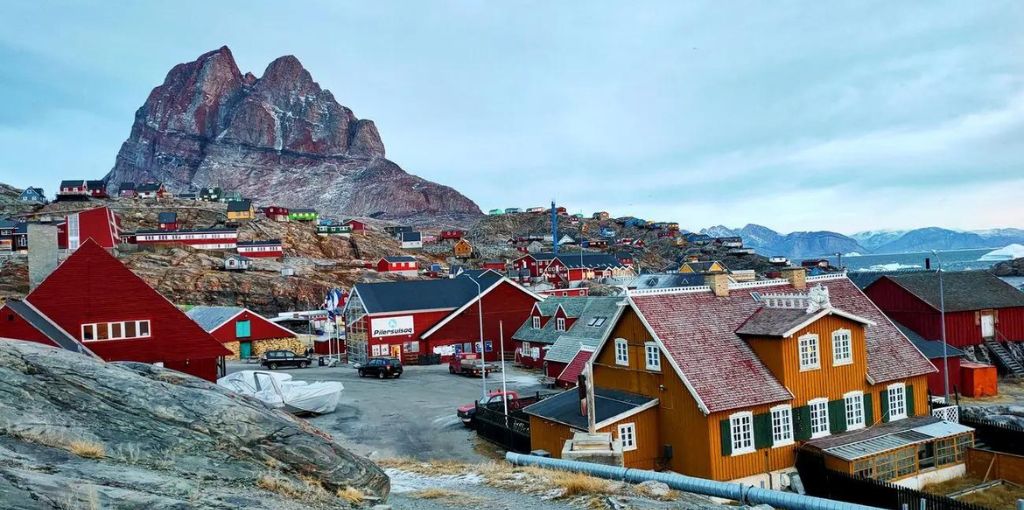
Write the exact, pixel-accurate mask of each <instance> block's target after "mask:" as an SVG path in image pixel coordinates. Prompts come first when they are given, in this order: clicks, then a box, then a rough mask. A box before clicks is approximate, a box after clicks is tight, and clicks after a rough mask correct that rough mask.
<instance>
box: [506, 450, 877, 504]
mask: <svg viewBox="0 0 1024 510" xmlns="http://www.w3.org/2000/svg"><path fill="white" fill-rule="evenodd" d="M505 460H507V461H509V462H510V463H511V464H513V465H516V466H537V467H542V468H548V469H556V470H560V471H575V472H578V473H583V474H587V475H591V476H596V477H598V478H606V479H609V480H621V481H623V482H630V483H640V482H646V481H649V480H654V481H657V482H662V483H664V484H666V485H668V486H669V487H671V488H673V489H677V490H681V491H685V492H692V493H694V494H703V495H705V496H713V497H716V498H723V499H731V500H733V501H737V502H739V503H741V504H747V505H761V504H765V505H771V506H773V507H775V508H785V509H788V510H879V509H877V508H876V507H872V506H865V505H858V504H854V503H845V502H842V501H833V500H831V499H825V498H818V497H814V496H805V495H802V494H795V493H792V492H782V491H776V490H771V489H762V488H760V487H752V486H749V485H743V484H741V483H735V482H718V481H715V480H707V479H704V478H695V477H692V476H686V475H677V474H673V473H660V472H658V471H648V470H646V469H633V468H624V467H617V466H606V465H604V464H593V463H590V462H579V461H575V460H561V459H552V458H548V457H538V456H536V455H523V454H521V453H513V452H508V453H506V454H505Z"/></svg>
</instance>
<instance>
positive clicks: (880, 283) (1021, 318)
mask: <svg viewBox="0 0 1024 510" xmlns="http://www.w3.org/2000/svg"><path fill="white" fill-rule="evenodd" d="M942 283H943V291H944V300H945V307H946V314H945V315H946V341H947V343H948V344H949V345H952V346H954V347H967V346H972V345H979V344H981V343H983V342H984V341H985V339H995V340H997V341H999V342H1007V341H1010V342H1021V341H1024V293H1022V292H1020V291H1019V290H1017V289H1016V288H1014V287H1013V286H1012V285H1010V284H1008V283H1006V282H1004V281H1003V280H1001V279H1000V278H999V277H997V276H995V275H993V274H992V273H989V272H988V271H956V272H943V273H942ZM864 293H865V294H867V296H868V297H869V298H871V300H872V301H874V303H875V305H877V306H878V308H880V309H881V310H882V311H883V312H885V314H886V315H888V316H889V317H891V318H892V319H893V320H894V321H897V322H899V323H900V324H903V325H904V326H906V327H907V328H909V329H911V330H913V331H914V332H915V333H917V334H918V335H921V337H923V338H926V339H930V340H932V339H940V338H942V319H941V315H942V314H941V313H940V309H941V306H940V300H939V279H938V273H936V272H933V271H920V272H912V273H901V274H891V275H885V276H882V277H881V278H878V279H877V280H875V281H874V282H873V283H871V284H870V285H867V286H866V287H865V288H864Z"/></svg>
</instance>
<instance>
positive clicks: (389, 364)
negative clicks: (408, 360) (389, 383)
mask: <svg viewBox="0 0 1024 510" xmlns="http://www.w3.org/2000/svg"><path fill="white" fill-rule="evenodd" d="M366 376H371V377H373V376H376V377H377V378H378V379H383V378H385V377H394V378H395V379H398V378H399V377H402V362H401V361H400V360H399V359H398V358H370V360H369V361H367V362H366V364H365V365H362V366H360V367H359V377H366Z"/></svg>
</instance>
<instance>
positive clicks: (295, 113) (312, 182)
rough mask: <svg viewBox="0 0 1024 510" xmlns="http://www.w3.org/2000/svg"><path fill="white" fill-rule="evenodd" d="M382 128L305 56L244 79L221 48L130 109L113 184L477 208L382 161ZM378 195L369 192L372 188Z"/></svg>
mask: <svg viewBox="0 0 1024 510" xmlns="http://www.w3.org/2000/svg"><path fill="white" fill-rule="evenodd" d="M384 156H385V150H384V143H383V142H382V140H381V137H380V133H379V132H378V130H377V126H376V125H375V124H374V123H373V121H370V120H368V119H359V118H357V117H356V116H355V114H354V113H353V112H352V110H350V109H349V108H347V107H345V106H343V105H341V104H339V103H338V102H337V101H336V100H335V98H334V95H333V94H331V92H330V91H328V90H326V89H322V88H321V87H320V85H319V84H318V83H317V82H316V81H314V80H313V76H312V74H310V72H309V71H308V70H306V68H305V67H304V66H303V65H302V63H301V62H300V61H299V59H298V58H296V57H295V56H293V55H286V56H283V57H279V58H277V59H274V60H273V61H272V62H271V63H270V64H269V65H268V66H267V68H266V70H265V71H264V73H263V75H262V76H260V77H259V78H257V77H256V76H254V75H253V74H252V73H245V74H244V75H243V74H242V73H241V71H240V70H239V69H238V65H237V64H236V63H235V59H234V56H233V55H232V54H231V50H230V49H228V48H227V47H226V46H224V47H221V48H220V49H217V50H214V51H210V52H207V53H204V54H202V55H200V56H199V58H197V59H196V60H194V61H192V62H187V63H184V64H178V65H176V66H174V67H173V68H172V69H171V70H170V72H168V73H167V77H166V78H165V79H164V82H163V84H161V85H160V86H158V87H156V88H155V89H153V91H152V92H151V93H150V95H149V97H148V98H147V100H146V102H145V104H143V105H142V107H141V108H139V110H138V111H137V112H136V114H135V124H134V126H133V127H132V131H131V135H130V136H129V137H128V139H127V140H126V141H125V142H124V143H123V144H122V146H121V150H120V152H119V153H118V155H117V160H116V162H115V164H114V168H113V169H112V170H111V171H110V173H109V174H108V175H107V177H106V182H107V186H108V188H111V189H116V188H117V186H118V185H119V184H120V183H122V182H126V181H129V182H144V181H161V182H164V183H166V184H167V185H168V187H169V188H170V189H171V190H172V191H178V192H181V191H186V190H189V189H193V188H196V187H202V186H221V187H224V188H227V189H232V190H237V191H240V192H241V193H242V194H243V195H244V196H247V197H251V198H253V199H255V200H256V202H257V203H258V204H260V205H266V204H270V203H274V204H277V205H283V206H290V207H310V206H312V207H317V208H320V209H322V210H323V211H324V212H325V213H326V214H327V215H328V216H332V215H350V216H369V215H375V216H377V217H383V218H388V217H394V218H401V217H407V216H415V215H419V214H423V213H432V214H436V213H445V214H443V216H444V218H446V219H452V218H459V217H465V218H466V219H470V218H475V217H476V216H479V215H480V214H481V213H480V209H479V207H477V205H476V204H474V203H473V202H472V201H471V200H469V199H468V198H466V197H464V196H462V195H460V194H459V193H458V192H456V191H455V190H453V189H451V188H448V187H445V186H440V185H437V184H435V183H432V182H429V181H426V180H424V179H421V178H419V177H416V176H413V175H409V174H408V173H406V172H405V171H404V170H402V169H401V168H400V167H399V166H398V165H395V164H394V163H392V162H390V161H387V160H385V159H384ZM370 190H372V193H374V194H375V196H372V197H369V196H365V195H366V194H367V193H370V192H371V191H370Z"/></svg>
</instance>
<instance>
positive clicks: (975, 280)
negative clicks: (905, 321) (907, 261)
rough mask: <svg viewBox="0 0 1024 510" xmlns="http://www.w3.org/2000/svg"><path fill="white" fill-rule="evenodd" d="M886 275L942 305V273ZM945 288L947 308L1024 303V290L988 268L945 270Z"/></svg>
mask: <svg viewBox="0 0 1024 510" xmlns="http://www.w3.org/2000/svg"><path fill="white" fill-rule="evenodd" d="M885 278H888V279H889V280H891V281H893V282H894V283H896V285H899V286H900V287H903V288H904V289H906V290H907V292H910V293H911V294H913V295H915V296H917V297H918V298H919V299H921V300H922V301H924V302H925V303H928V304H929V305H930V306H931V307H932V308H935V309H936V310H938V309H939V308H940V307H939V278H938V273H936V272H934V271H929V272H920V273H907V274H900V275H889V276H886V277H885ZM942 289H943V295H944V297H945V306H946V311H947V312H962V311H969V310H983V309H987V308H1013V307H1024V292H1021V291H1019V290H1017V289H1016V288H1015V287H1014V286H1013V285H1010V284H1008V283H1006V282H1004V281H1003V280H1002V279H1000V278H999V277H997V276H995V275H993V274H992V273H990V272H988V271H955V272H945V271H943V272H942Z"/></svg>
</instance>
